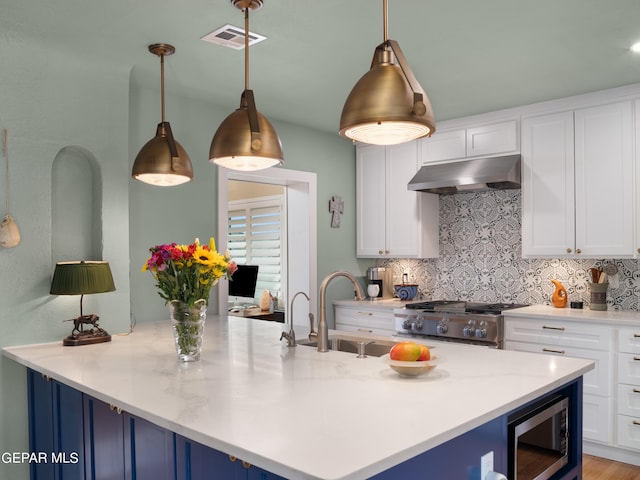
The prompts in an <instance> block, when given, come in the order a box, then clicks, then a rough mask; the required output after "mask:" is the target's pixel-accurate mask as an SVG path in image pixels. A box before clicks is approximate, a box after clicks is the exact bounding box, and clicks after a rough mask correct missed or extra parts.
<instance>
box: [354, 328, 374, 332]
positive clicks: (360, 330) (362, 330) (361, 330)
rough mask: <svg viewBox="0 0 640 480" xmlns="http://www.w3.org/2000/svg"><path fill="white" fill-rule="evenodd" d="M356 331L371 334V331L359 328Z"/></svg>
mask: <svg viewBox="0 0 640 480" xmlns="http://www.w3.org/2000/svg"><path fill="white" fill-rule="evenodd" d="M358 331H359V332H365V333H373V330H368V329H366V328H359V329H358Z"/></svg>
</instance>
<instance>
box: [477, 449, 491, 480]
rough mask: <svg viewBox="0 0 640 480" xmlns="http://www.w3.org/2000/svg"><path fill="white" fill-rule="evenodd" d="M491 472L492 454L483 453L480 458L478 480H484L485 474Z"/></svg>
mask: <svg viewBox="0 0 640 480" xmlns="http://www.w3.org/2000/svg"><path fill="white" fill-rule="evenodd" d="M492 471H493V452H489V453H485V454H484V455H483V456H482V457H480V479H481V480H485V478H486V477H487V473H489V472H492Z"/></svg>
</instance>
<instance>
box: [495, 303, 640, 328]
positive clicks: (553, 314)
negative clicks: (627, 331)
mask: <svg viewBox="0 0 640 480" xmlns="http://www.w3.org/2000/svg"><path fill="white" fill-rule="evenodd" d="M502 314H503V315H504V316H505V317H506V318H539V319H548V320H567V321H577V322H582V323H605V324H609V325H620V326H632V327H640V312H636V311H630V310H604V311H598V310H590V309H589V307H585V308H582V309H578V308H569V307H568V306H567V307H565V308H555V307H552V306H550V305H532V306H530V307H522V308H515V309H513V310H505V311H504V312H502Z"/></svg>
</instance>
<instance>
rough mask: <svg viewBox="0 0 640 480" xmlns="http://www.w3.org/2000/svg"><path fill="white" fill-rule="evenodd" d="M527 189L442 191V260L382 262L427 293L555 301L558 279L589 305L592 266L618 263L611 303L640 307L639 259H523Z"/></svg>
mask: <svg viewBox="0 0 640 480" xmlns="http://www.w3.org/2000/svg"><path fill="white" fill-rule="evenodd" d="M520 212H521V210H520V190H501V191H492V192H481V193H461V194H456V195H442V196H440V258H437V259H436V258H433V259H393V260H385V261H379V265H381V266H392V267H393V273H394V283H399V282H401V279H402V274H403V273H408V275H409V279H410V281H411V282H412V283H417V284H418V297H416V298H424V299H434V300H438V299H447V300H468V301H476V302H509V303H524V304H529V305H533V304H551V294H552V293H553V291H554V290H555V287H554V285H553V283H552V282H551V280H552V279H556V280H558V281H560V282H561V283H562V284H563V285H564V287H565V288H566V289H567V292H568V296H569V301H570V302H571V301H582V302H584V306H585V308H587V306H588V304H589V296H590V295H589V287H588V281H589V280H588V270H589V268H591V267H602V266H604V265H606V264H608V263H613V264H615V265H616V267H617V268H618V273H617V274H616V275H613V276H611V277H609V290H608V292H607V303H608V308H609V309H622V310H640V308H639V299H640V265H639V261H638V260H634V259H622V260H620V259H603V260H596V259H580V260H573V259H523V258H522V251H521V250H522V237H521V229H520V226H521V217H520Z"/></svg>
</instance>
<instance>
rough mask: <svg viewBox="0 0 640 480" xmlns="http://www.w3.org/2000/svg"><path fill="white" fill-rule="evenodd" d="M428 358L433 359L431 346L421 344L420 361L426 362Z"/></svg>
mask: <svg viewBox="0 0 640 480" xmlns="http://www.w3.org/2000/svg"><path fill="white" fill-rule="evenodd" d="M426 360H431V352H430V351H429V347H427V346H426V345H420V356H419V357H418V361H419V362H424V361H426Z"/></svg>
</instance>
